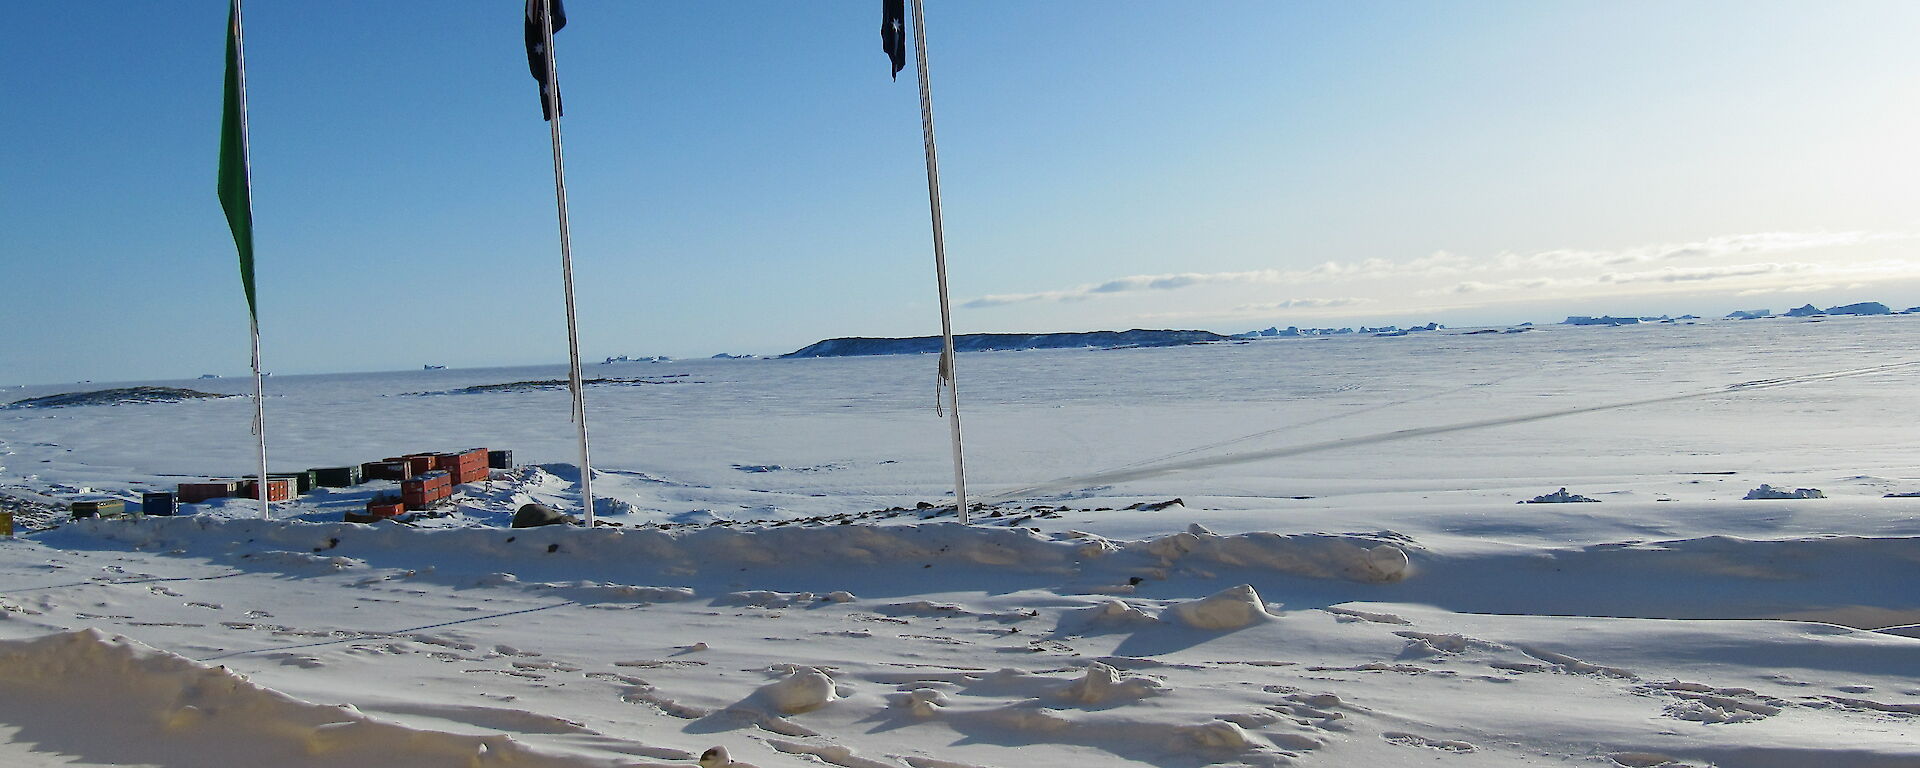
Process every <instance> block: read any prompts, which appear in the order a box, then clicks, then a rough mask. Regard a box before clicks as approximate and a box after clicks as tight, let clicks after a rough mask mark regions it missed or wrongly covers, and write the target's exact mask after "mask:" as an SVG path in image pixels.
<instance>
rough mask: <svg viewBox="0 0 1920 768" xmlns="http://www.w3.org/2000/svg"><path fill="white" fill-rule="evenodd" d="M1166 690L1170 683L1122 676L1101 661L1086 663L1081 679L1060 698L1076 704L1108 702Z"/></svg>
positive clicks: (1070, 685)
mask: <svg viewBox="0 0 1920 768" xmlns="http://www.w3.org/2000/svg"><path fill="white" fill-rule="evenodd" d="M1166 692H1167V686H1166V685H1165V684H1163V683H1161V682H1160V681H1158V680H1154V679H1151V678H1146V677H1129V678H1125V679H1122V678H1121V676H1120V671H1119V670H1117V669H1114V668H1113V667H1110V666H1107V665H1105V664H1102V663H1100V662H1097V661H1096V662H1094V663H1092V664H1088V665H1087V672H1086V674H1085V675H1082V676H1081V677H1080V679H1078V680H1075V681H1073V682H1071V683H1068V684H1067V686H1066V687H1065V688H1063V689H1061V691H1060V695H1061V698H1064V699H1066V700H1068V701H1071V702H1074V703H1076V704H1106V703H1108V702H1112V701H1120V700H1127V699H1144V698H1146V697H1148V696H1159V695H1160V694H1163V693H1166Z"/></svg>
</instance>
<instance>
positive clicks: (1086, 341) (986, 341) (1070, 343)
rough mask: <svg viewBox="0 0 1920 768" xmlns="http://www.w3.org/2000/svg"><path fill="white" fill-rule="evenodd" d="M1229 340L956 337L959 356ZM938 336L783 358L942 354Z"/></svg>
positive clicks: (821, 346) (1212, 336) (831, 345)
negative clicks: (1033, 350) (1030, 350)
mask: <svg viewBox="0 0 1920 768" xmlns="http://www.w3.org/2000/svg"><path fill="white" fill-rule="evenodd" d="M1229 339H1230V337H1228V336H1223V335H1221V334H1218V333H1214V332H1212V331H1173V330H1145V329H1140V328H1135V329H1133V330H1130V331H1085V332H1079V333H965V334H960V335H957V336H954V337H953V348H954V351H957V352H1002V351H1015V350H1025V349H1083V348H1087V347H1099V348H1106V349H1114V348H1128V347H1177V346H1182V345H1186V344H1204V343H1208V342H1219V341H1228V340H1229ZM941 346H942V343H941V340H940V337H939V336H914V337H909V338H872V337H864V336H855V337H845V338H838V339H825V340H822V341H816V342H814V343H812V344H808V345H807V346H805V347H802V348H800V349H798V350H795V351H792V352H788V353H787V354H784V355H781V356H780V357H782V358H790V357H848V356H854V355H915V354H927V353H934V352H939V351H940V348H941Z"/></svg>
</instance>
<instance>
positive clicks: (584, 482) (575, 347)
mask: <svg viewBox="0 0 1920 768" xmlns="http://www.w3.org/2000/svg"><path fill="white" fill-rule="evenodd" d="M539 2H540V34H541V35H542V37H543V38H544V40H545V42H546V54H547V82H545V83H541V88H540V90H541V97H542V98H544V99H545V100H546V105H547V112H548V114H550V115H552V119H550V120H548V121H547V127H548V128H549V130H550V132H551V133H552V135H553V196H554V201H555V203H556V204H557V205H558V207H559V212H560V275H561V283H562V285H563V286H564V287H565V289H566V294H567V389H568V391H570V392H572V393H573V423H574V424H575V425H576V426H578V427H579V434H580V506H581V511H582V516H583V518H584V519H585V521H586V524H587V529H588V530H592V529H593V463H592V462H591V461H590V460H589V458H588V452H587V402H586V394H585V392H583V391H582V389H583V387H582V385H581V382H580V325H579V322H578V320H576V319H575V316H574V309H573V241H572V236H571V233H570V232H569V227H568V223H567V171H566V163H565V161H564V160H563V159H562V156H561V152H560V69H559V66H558V65H557V64H556V63H555V62H554V57H553V0H539Z"/></svg>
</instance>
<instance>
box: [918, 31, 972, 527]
mask: <svg viewBox="0 0 1920 768" xmlns="http://www.w3.org/2000/svg"><path fill="white" fill-rule="evenodd" d="M913 56H914V63H915V64H916V65H917V67H918V69H919V74H920V129H921V133H922V135H923V136H924V138H925V143H926V148H927V203H928V207H929V208H930V209H931V210H932V212H933V269H934V274H935V275H936V276H937V277H938V278H939V281H940V373H939V376H940V379H941V380H942V381H944V382H945V383H946V387H947V429H948V432H950V433H951V434H952V437H953V501H954V509H956V510H958V511H959V513H960V522H961V524H963V525H964V524H965V523H966V522H967V468H966V459H965V456H964V453H963V452H962V451H961V448H960V387H959V384H958V381H957V379H956V377H955V375H954V360H953V310H952V309H951V308H950V306H949V304H948V301H947V236H946V232H945V231H944V230H943V229H942V228H941V222H940V155H939V152H938V150H936V149H935V148H934V143H933V87H932V85H930V84H929V83H928V80H927V29H926V12H925V3H924V2H923V0H913Z"/></svg>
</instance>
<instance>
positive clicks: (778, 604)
mask: <svg viewBox="0 0 1920 768" xmlns="http://www.w3.org/2000/svg"><path fill="white" fill-rule="evenodd" d="M814 599H815V598H814V596H813V593H812V592H774V591H772V590H766V589H749V590H746V591H744V592H729V593H727V594H725V595H721V596H720V598H719V599H717V600H714V601H713V604H714V605H738V606H744V607H748V608H792V607H794V606H796V605H806V604H808V603H812V602H814Z"/></svg>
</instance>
